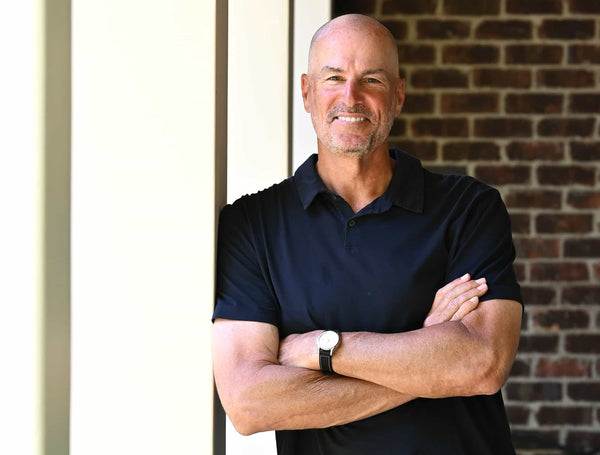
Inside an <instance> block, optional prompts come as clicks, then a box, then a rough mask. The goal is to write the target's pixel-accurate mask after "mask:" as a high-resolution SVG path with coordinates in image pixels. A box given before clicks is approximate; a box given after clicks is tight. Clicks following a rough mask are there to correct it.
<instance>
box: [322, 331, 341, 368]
mask: <svg viewBox="0 0 600 455" xmlns="http://www.w3.org/2000/svg"><path fill="white" fill-rule="evenodd" d="M339 344H340V332H336V331H334V330H325V331H324V332H321V333H320V334H319V336H318V337H317V347H318V348H319V366H320V367H321V371H324V372H326V373H334V371H333V367H332V366H331V355H332V354H333V351H335V348H337V347H338V345H339Z"/></svg>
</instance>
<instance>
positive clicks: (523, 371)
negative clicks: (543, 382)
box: [510, 358, 531, 377]
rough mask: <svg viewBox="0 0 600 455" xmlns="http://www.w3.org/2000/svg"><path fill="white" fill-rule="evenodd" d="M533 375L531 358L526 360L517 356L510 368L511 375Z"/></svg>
mask: <svg viewBox="0 0 600 455" xmlns="http://www.w3.org/2000/svg"><path fill="white" fill-rule="evenodd" d="M530 375H531V360H524V359H519V358H517V359H516V360H515V361H514V363H513V365H512V368H511V369H510V376H511V377H516V376H530Z"/></svg>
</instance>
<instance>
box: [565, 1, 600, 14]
mask: <svg viewBox="0 0 600 455" xmlns="http://www.w3.org/2000/svg"><path fill="white" fill-rule="evenodd" d="M569 10H570V11H571V12H572V13H590V14H600V2H598V0H569Z"/></svg>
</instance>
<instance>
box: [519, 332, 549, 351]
mask: <svg viewBox="0 0 600 455" xmlns="http://www.w3.org/2000/svg"><path fill="white" fill-rule="evenodd" d="M557 350H558V335H521V339H520V341H519V352H520V353H521V354H524V353H536V354H540V353H544V354H553V353H556V352H557Z"/></svg>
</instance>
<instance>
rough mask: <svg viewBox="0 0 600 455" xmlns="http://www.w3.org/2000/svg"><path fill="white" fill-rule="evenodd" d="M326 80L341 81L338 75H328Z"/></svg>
mask: <svg viewBox="0 0 600 455" xmlns="http://www.w3.org/2000/svg"><path fill="white" fill-rule="evenodd" d="M327 80H328V81H341V80H342V78H341V77H340V76H329V77H328V78H327Z"/></svg>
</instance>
